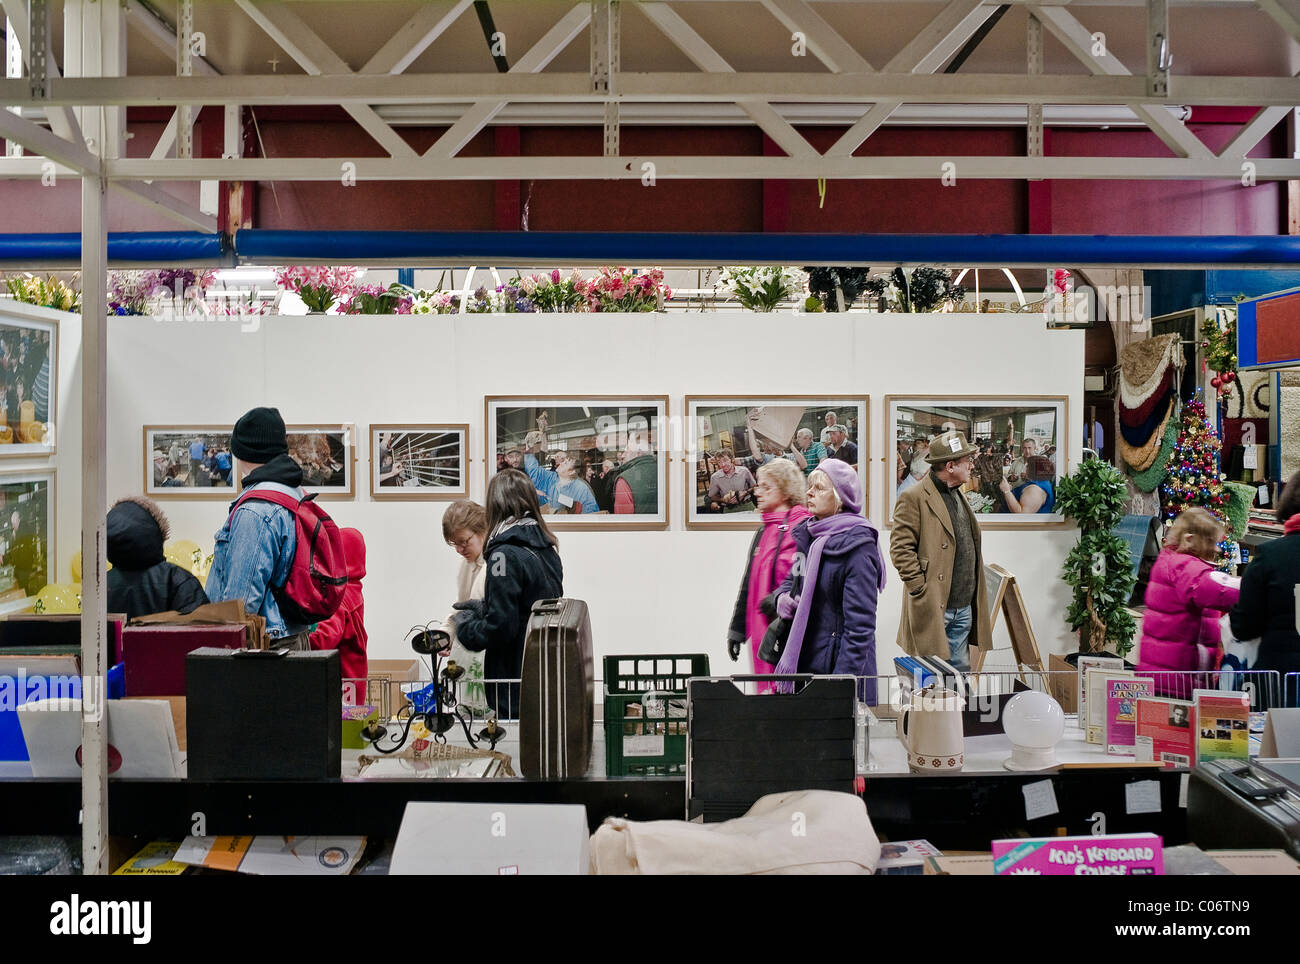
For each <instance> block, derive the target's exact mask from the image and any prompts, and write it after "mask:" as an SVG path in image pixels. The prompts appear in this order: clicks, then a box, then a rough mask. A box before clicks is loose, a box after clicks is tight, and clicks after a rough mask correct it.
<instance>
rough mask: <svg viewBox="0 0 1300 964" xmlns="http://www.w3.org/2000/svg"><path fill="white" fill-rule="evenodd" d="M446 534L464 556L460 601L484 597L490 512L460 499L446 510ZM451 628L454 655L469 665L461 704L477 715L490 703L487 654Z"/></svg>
mask: <svg viewBox="0 0 1300 964" xmlns="http://www.w3.org/2000/svg"><path fill="white" fill-rule="evenodd" d="M442 538H443V539H444V540H445V541H446V543H447V545H449V546H451V547H452V548H453V549H455V550H456V554H457V555H458V556H460V558H461V563H460V568H459V569H458V570H457V572H456V602H458V603H463V602H467V601H469V600H471V599H482V598H483V582H484V580H485V579H486V578H487V567H486V566H484V564H483V541H484V540H485V539H486V538H487V512H486V511H485V510H484V508H483V507H482V506H481V505H479V504H478V503H477V502H472V501H471V500H469V499H458V500H457V501H455V502H453V503H452V504H451V505H449V506H447V511H446V512H444V513H443V514H442ZM444 622H446V623H447V624H449V625H450V624H452V622H453V620H452V619H451V618H450V617H449V618H448V619H447V620H445V621H444ZM451 630H452V633H451V658H452V659H453V660H455V662H456V665H458V666H463V667H465V675H464V677H462V683H461V691H460V693H459V694H458V696H459V699H460V702H461V705H462V706H465V707H468V708H469V709H470V711H471V712H473V713H474V714H475V715H476V716H478V715H486V713H487V709H488V704H487V693H486V691H485V689H484V686H483V654H482V653H471V652H470V651H469V650H468V649H466V648H465V647H464V646H462V645H461V644H460V640H459V639H457V637H456V632H455V627H454V625H453V626H451Z"/></svg>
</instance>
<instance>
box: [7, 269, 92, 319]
mask: <svg viewBox="0 0 1300 964" xmlns="http://www.w3.org/2000/svg"><path fill="white" fill-rule="evenodd" d="M75 281H76V276H75V275H74V276H73V284H75ZM73 284H64V283H63V282H62V281H60V280H59V279H58V278H56V277H54V275H50V276H49V277H47V278H38V277H36V275H33V274H24V275H23V276H22V277H21V278H6V279H5V288H6V289H8V291H9V296H10V297H11V298H13V299H14V301H21V302H23V303H24V304H29V305H38V306H39V307H42V308H56V309H58V310H59V311H80V310H81V292H80V291H78V290H77V289H76V288H75V287H74V286H73Z"/></svg>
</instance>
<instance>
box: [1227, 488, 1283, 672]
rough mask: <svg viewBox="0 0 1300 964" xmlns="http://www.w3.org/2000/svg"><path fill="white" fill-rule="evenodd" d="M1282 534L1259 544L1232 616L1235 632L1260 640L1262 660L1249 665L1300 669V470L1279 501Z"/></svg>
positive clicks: (1242, 636) (1280, 670) (1240, 635)
mask: <svg viewBox="0 0 1300 964" xmlns="http://www.w3.org/2000/svg"><path fill="white" fill-rule="evenodd" d="M1277 518H1278V521H1279V522H1281V523H1282V524H1283V528H1284V534H1283V536H1282V537H1281V538H1280V539H1274V540H1273V541H1272V542H1267V543H1265V544H1264V545H1262V546H1260V547H1259V549H1257V550H1256V551H1255V554H1254V555H1253V556H1252V557H1251V560H1250V565H1248V566H1246V573H1245V575H1244V576H1242V579H1241V595H1240V596H1239V597H1238V598H1237V605H1236V606H1234V607H1233V609H1232V613H1231V616H1230V619H1231V621H1232V635H1234V636H1236V637H1237V638H1238V639H1259V641H1260V642H1259V660H1258V662H1257V663H1256V664H1255V665H1254V666H1252V667H1251V669H1260V670H1276V671H1277V672H1279V673H1282V674H1283V675H1285V674H1287V673H1300V633H1297V632H1296V597H1295V594H1296V586H1297V585H1300V472H1297V473H1296V474H1295V475H1293V476H1291V480H1290V481H1289V482H1287V484H1286V488H1284V489H1283V490H1282V496H1281V498H1279V499H1278V501H1277Z"/></svg>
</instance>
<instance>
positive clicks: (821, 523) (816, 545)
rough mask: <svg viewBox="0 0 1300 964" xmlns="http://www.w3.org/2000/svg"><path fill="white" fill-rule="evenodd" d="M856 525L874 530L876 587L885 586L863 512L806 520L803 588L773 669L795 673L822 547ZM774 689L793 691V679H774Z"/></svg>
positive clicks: (815, 585) (815, 587) (868, 525)
mask: <svg viewBox="0 0 1300 964" xmlns="http://www.w3.org/2000/svg"><path fill="white" fill-rule="evenodd" d="M857 528H866V529H870V530H871V531H872V532H873V533H875V534H876V542H875V545H874V546H873V548H874V550H875V553H876V591H877V592H879V591H880V590H881V589H884V588H885V566H884V561H883V559H882V558H881V555H880V534H879V532H878V530H877V529H876V527H875V526H874V525H872V524H871V523H870V522H869V521H868V520H867V519H865V518H863V517H862V516H860V515H855V514H853V513H849V512H839V513H836V514H835V515H833V516H828V517H826V518H825V519H813V520H811V521H810V522H809V523H808V534H809V535H811V536H812V537H813V542H812V545H811V546H809V548H808V561H807V565H806V566H805V568H804V579H803V592H802V593H801V594H800V596H799V603H798V606H797V607H796V609H795V613H794V622H793V624H792V625H791V626H790V637H789V639H788V640H787V641H786V644H785V650H784V651H783V652H782V653H781V659H780V661H779V662H778V663H777V667H776V672H777V673H778V674H790V673H794V672H796V671H797V670H798V668H799V654H800V652H801V651H802V649H803V638H804V633H805V632H806V631H807V629H808V619H809V616H810V615H811V612H812V600H813V596H814V595H815V594H816V590H817V572H818V570H819V569H820V568H821V561H822V551H823V550H824V549H825V548H826V543H827V542H829V541H830V538H831V536H834V535H839V534H840V533H841V532H848V531H850V530H851V529H857ZM777 691H778V692H781V693H792V692H794V685H793V684H792V683H777Z"/></svg>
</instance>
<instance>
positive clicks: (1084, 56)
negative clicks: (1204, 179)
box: [1029, 5, 1255, 158]
mask: <svg viewBox="0 0 1300 964" xmlns="http://www.w3.org/2000/svg"><path fill="white" fill-rule="evenodd" d="M1029 13H1030V16H1033V17H1037V18H1038V19H1039V20H1040V21H1041V22H1042V24H1043V26H1045V27H1046V28H1047V29H1048V30H1049V31H1051V33H1052V35H1053V36H1054V37H1056V39H1057V40H1059V41H1061V43H1062V44H1064V45H1065V48H1066V49H1067V50H1069V51H1070V53H1072V54H1074V56H1075V57H1077V58H1078V59H1079V60H1080V61H1082V62H1083V63H1084V64H1086V65H1087V67H1088V69H1089V70H1091V71H1092V72H1093V73H1094V74H1102V75H1106V76H1111V77H1126V76H1129V75H1130V71H1129V69H1128V68H1127V67H1125V66H1124V65H1123V64H1122V63H1120V62H1119V60H1118V59H1117V58H1116V57H1115V55H1114V54H1112V53H1111V52H1110V51H1109V50H1106V51H1105V53H1103V54H1100V55H1097V54H1094V53H1093V52H1092V51H1093V39H1092V34H1091V33H1090V32H1089V31H1088V28H1087V27H1085V26H1084V25H1083V24H1081V23H1080V22H1079V21H1078V20H1077V19H1076V18H1075V16H1074V14H1072V13H1071V12H1070V11H1069V10H1067V9H1065V7H1053V6H1045V5H1044V6H1030V7H1029ZM1182 81H1183V78H1181V77H1180V78H1179V84H1178V87H1179V91H1180V93H1186V88H1185V87H1184V85H1183V82H1182ZM1143 86H1144V87H1145V86H1146V78H1143ZM1191 102H1192V103H1198V104H1200V103H1204V101H1201V100H1195V99H1194V100H1192V101H1191ZM1127 106H1128V107H1129V108H1130V109H1131V110H1132V111H1133V113H1135V114H1137V115H1138V117H1140V118H1141V119H1142V122H1143V123H1145V124H1146V125H1147V126H1148V127H1149V128H1151V131H1152V133H1154V134H1155V135H1156V136H1157V137H1159V138H1160V139H1161V140H1162V141H1164V142H1165V144H1166V145H1167V146H1168V148H1169V149H1170V150H1171V151H1173V152H1174V154H1175V155H1177V156H1178V157H1193V158H1207V157H1213V156H1214V153H1213V152H1212V151H1211V150H1210V149H1209V148H1208V147H1206V146H1205V142H1204V141H1202V140H1201V139H1200V138H1199V137H1197V136H1196V135H1195V134H1193V133H1192V132H1191V131H1190V130H1188V129H1187V126H1186V125H1185V124H1183V123H1182V122H1181V121H1179V120H1177V119H1175V118H1173V117H1171V116H1170V115H1169V113H1168V111H1163V110H1157V109H1153V108H1152V107H1150V106H1147V105H1145V104H1141V103H1137V102H1130V103H1129V104H1128V105H1127ZM1251 106H1255V105H1251Z"/></svg>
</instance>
